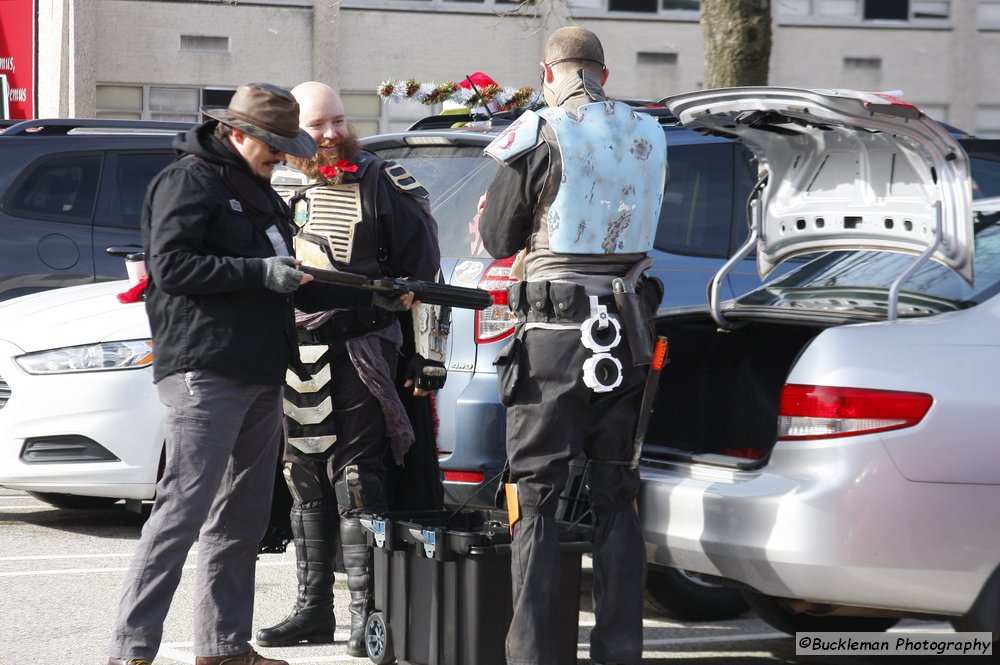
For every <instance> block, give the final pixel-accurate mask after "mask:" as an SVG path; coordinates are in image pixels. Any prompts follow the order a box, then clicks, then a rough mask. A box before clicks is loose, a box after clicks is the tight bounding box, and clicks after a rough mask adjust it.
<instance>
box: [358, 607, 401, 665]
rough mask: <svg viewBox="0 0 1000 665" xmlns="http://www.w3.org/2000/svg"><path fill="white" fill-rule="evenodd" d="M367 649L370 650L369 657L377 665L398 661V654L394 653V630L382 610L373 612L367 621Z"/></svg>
mask: <svg viewBox="0 0 1000 665" xmlns="http://www.w3.org/2000/svg"><path fill="white" fill-rule="evenodd" d="M365 649H366V650H367V651H368V658H370V659H371V661H372V662H373V663H375V665H390V664H391V663H395V662H396V656H395V655H394V654H393V653H392V632H391V631H390V630H389V626H388V625H387V624H386V623H385V617H384V616H383V615H382V613H381V612H373V613H372V614H371V616H369V617H368V621H366V622H365Z"/></svg>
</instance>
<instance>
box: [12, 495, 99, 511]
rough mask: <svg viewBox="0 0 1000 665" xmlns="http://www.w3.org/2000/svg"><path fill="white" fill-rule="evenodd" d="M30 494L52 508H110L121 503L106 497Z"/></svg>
mask: <svg viewBox="0 0 1000 665" xmlns="http://www.w3.org/2000/svg"><path fill="white" fill-rule="evenodd" d="M28 494H29V495H31V496H33V497H35V498H36V499H38V500H39V501H43V502H45V503H47V504H49V505H50V506H55V507H56V508H70V509H73V510H95V509H99V508H109V507H111V506H113V505H114V504H116V503H118V501H119V499H112V498H110V497H106V496H79V495H76V494H57V493H55V492H28Z"/></svg>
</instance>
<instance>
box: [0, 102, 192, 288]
mask: <svg viewBox="0 0 1000 665" xmlns="http://www.w3.org/2000/svg"><path fill="white" fill-rule="evenodd" d="M190 126H191V125H190V124H187V123H176V122H154V121H135V120H79V119H58V120H51V119H50V120H26V121H23V122H18V123H13V124H11V125H9V126H7V127H6V128H5V129H4V130H3V131H2V132H0V154H2V155H3V169H2V170H0V300H4V299H7V298H11V297H14V296H18V295H23V294H26V293H31V292H33V291H40V290H43V289H50V288H54V287H59V286H71V285H75V284H87V283H90V282H95V281H102V280H110V279H120V278H124V277H125V265H124V263H123V261H122V260H121V258H119V257H116V256H109V255H108V254H107V252H106V251H105V250H106V249H107V248H108V247H110V246H112V245H117V246H124V247H128V246H132V247H135V249H136V251H138V250H139V249H140V247H139V217H140V215H141V213H142V200H143V196H144V195H145V192H146V186H147V185H148V184H149V181H150V180H151V179H152V178H153V176H154V175H156V174H157V173H158V172H159V171H160V170H162V169H163V167H164V166H166V165H167V164H168V163H170V162H171V161H172V160H173V159H174V157H175V156H176V155H175V153H174V151H173V150H172V149H171V147H170V144H171V141H172V139H173V136H174V135H175V134H176V133H177V132H179V131H182V130H185V129H187V128H189V127H190Z"/></svg>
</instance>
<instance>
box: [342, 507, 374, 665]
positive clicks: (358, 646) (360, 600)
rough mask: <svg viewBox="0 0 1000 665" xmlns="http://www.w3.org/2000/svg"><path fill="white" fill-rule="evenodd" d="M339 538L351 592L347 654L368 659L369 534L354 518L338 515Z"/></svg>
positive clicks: (370, 581)
mask: <svg viewBox="0 0 1000 665" xmlns="http://www.w3.org/2000/svg"><path fill="white" fill-rule="evenodd" d="M340 540H341V546H342V547H343V550H344V567H345V568H346V569H347V588H348V589H349V590H350V592H351V603H350V605H349V606H348V609H349V610H350V612H351V637H350V638H349V639H348V640H347V653H348V654H349V655H351V656H355V657H358V658H367V657H368V651H367V650H366V649H365V621H367V620H368V615H369V614H371V613H372V608H373V607H374V597H373V591H372V584H371V583H372V581H373V579H372V575H371V547H370V546H369V545H368V533H367V532H366V531H365V528H364V527H363V526H362V525H361V520H359V519H358V518H356V517H341V518H340Z"/></svg>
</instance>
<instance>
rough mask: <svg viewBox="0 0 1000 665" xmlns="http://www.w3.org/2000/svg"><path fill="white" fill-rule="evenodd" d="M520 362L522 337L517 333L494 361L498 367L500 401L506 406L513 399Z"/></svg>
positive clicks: (494, 364)
mask: <svg viewBox="0 0 1000 665" xmlns="http://www.w3.org/2000/svg"><path fill="white" fill-rule="evenodd" d="M520 364H521V338H520V337H519V336H516V335H515V337H514V338H513V339H512V340H510V341H509V342H507V346H505V347H503V348H502V349H501V350H500V353H499V354H498V355H497V358H496V360H494V361H493V366H494V367H496V368H497V392H498V393H499V394H500V403H501V404H503V405H504V406H510V403H511V401H513V398H514V390H515V389H516V388H517V375H518V368H519V367H520Z"/></svg>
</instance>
